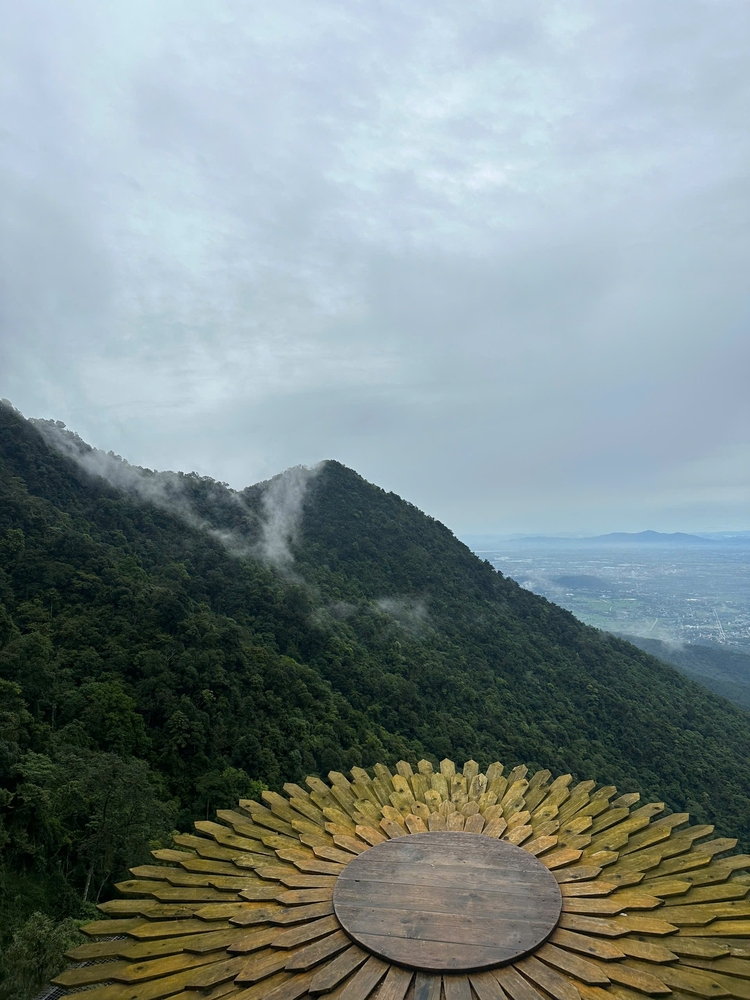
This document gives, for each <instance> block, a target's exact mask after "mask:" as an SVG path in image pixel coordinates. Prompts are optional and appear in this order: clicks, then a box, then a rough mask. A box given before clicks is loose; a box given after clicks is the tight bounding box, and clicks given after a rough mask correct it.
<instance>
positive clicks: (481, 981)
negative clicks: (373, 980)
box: [378, 972, 507, 1000]
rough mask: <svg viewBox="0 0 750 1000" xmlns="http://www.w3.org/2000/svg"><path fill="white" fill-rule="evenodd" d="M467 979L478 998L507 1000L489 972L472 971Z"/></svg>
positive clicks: (503, 991)
mask: <svg viewBox="0 0 750 1000" xmlns="http://www.w3.org/2000/svg"><path fill="white" fill-rule="evenodd" d="M469 981H470V982H471V985H472V986H473V987H474V992H475V993H476V995H477V996H478V997H479V1000H507V997H506V994H505V990H504V989H503V988H502V986H501V985H500V983H499V982H498V981H497V979H496V978H495V977H494V976H493V975H492V973H491V972H474V973H472V974H471V975H470V976H469ZM378 1000H380V997H378Z"/></svg>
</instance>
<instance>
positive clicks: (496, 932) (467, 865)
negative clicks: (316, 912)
mask: <svg viewBox="0 0 750 1000" xmlns="http://www.w3.org/2000/svg"><path fill="white" fill-rule="evenodd" d="M333 907H334V910H335V911H336V916H337V917H338V919H339V921H340V923H341V925H342V927H343V928H344V930H345V931H346V932H347V934H348V935H349V936H350V937H352V938H353V939H354V940H355V941H356V942H358V944H361V945H362V947H363V948H366V949H367V950H368V951H371V952H374V953H375V954H376V955H380V956H381V957H383V958H386V959H389V960H390V961H392V962H398V964H399V965H405V966H408V967H410V968H413V969H424V970H427V971H430V972H454V971H456V970H459V969H463V970H478V969H486V968H488V967H489V966H493V965H500V964H502V963H504V962H510V961H512V960H513V959H515V958H520V957H521V956H522V955H526V954H528V953H529V952H530V951H533V949H534V948H536V947H537V946H538V945H540V944H541V943H542V942H543V941H544V940H545V939H546V938H547V937H548V936H549V934H551V932H552V930H553V929H554V927H555V924H556V923H557V921H558V918H559V916H560V911H561V909H562V896H561V895H560V889H559V888H558V885H557V882H556V881H555V878H554V876H553V875H552V873H551V872H550V871H549V870H548V869H547V868H545V866H544V865H543V864H542V863H541V861H538V860H537V859H536V858H535V857H534V856H533V855H532V854H529V853H528V851H524V850H522V849H521V848H520V847H515V846H514V845H513V844H508V843H506V842H505V841H502V840H494V839H493V838H491V837H482V836H481V835H478V834H475V833H448V832H437V831H435V832H433V833H417V834H412V835H411V836H408V837H398V838H396V839H395V840H389V841H387V843H384V844H378V845H377V846H376V847H373V848H372V849H371V850H369V851H365V853H364V854H360V855H359V856H358V857H357V858H355V859H354V861H351V862H350V863H349V864H348V865H347V866H346V868H345V869H344V871H343V872H342V873H341V874H340V875H339V877H338V879H337V881H336V886H335V888H334V890H333Z"/></svg>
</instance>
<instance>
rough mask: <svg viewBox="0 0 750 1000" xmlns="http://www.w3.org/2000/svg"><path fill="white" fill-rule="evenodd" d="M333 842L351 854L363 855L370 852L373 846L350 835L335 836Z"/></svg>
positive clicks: (338, 834)
mask: <svg viewBox="0 0 750 1000" xmlns="http://www.w3.org/2000/svg"><path fill="white" fill-rule="evenodd" d="M333 842H334V844H336V846H337V847H340V848H341V849H342V850H344V851H349V853H350V854H363V853H364V852H365V851H368V850H369V849H370V846H371V845H370V844H368V843H367V842H366V841H363V840H361V839H360V838H359V837H352V836H350V835H348V834H341V833H336V834H334V835H333Z"/></svg>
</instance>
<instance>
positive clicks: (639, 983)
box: [591, 959, 672, 996]
mask: <svg viewBox="0 0 750 1000" xmlns="http://www.w3.org/2000/svg"><path fill="white" fill-rule="evenodd" d="M591 961H592V962H593V963H594V964H597V961H596V959H592V960H591ZM654 968H658V969H659V973H660V974H661V971H662V966H651V967H646V969H645V970H644V971H641V970H640V969H637V968H633V967H632V966H630V965H627V964H626V963H625V962H624V961H623V962H607V963H606V965H601V971H602V972H603V973H604V975H606V976H608V977H609V979H611V980H612V982H614V983H622V985H623V986H629V987H631V989H634V990H638V991H639V992H640V993H647V994H648V995H649V996H661V995H663V994H667V993H671V992H672V991H671V989H670V988H669V987H668V986H667V985H666V984H665V983H664V982H663V981H662V979H661V978H660V976H659V977H657V976H656V975H654V974H653V972H652V970H653V969H654Z"/></svg>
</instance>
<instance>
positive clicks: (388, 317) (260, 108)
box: [0, 0, 750, 533]
mask: <svg viewBox="0 0 750 1000" xmlns="http://www.w3.org/2000/svg"><path fill="white" fill-rule="evenodd" d="M3 21H4V31H3V33H2V37H1V38H0V64H2V66H3V70H2V76H1V77H0V79H2V83H1V84H0V101H1V104H0V113H1V115H2V121H3V129H2V146H1V147H0V149H1V150H2V151H1V152H0V157H1V158H2V169H1V170H0V204H2V211H1V212H0V282H1V285H0V322H1V323H2V328H1V329H0V337H1V338H2V339H1V341H0V395H2V396H6V397H7V398H9V399H10V400H11V401H12V402H13V403H14V404H15V405H16V406H17V407H19V408H20V409H21V410H22V411H23V412H24V413H26V414H27V415H29V416H39V417H54V418H55V419H59V420H63V421H65V422H66V423H67V424H68V425H69V426H70V427H72V428H73V429H75V430H76V431H77V432H79V433H80V434H81V435H82V436H83V437H84V438H85V439H87V440H88V441H90V442H91V443H92V444H94V445H96V446H98V447H100V448H103V449H104V450H110V449H112V450H114V451H115V452H118V453H120V454H123V455H125V456H126V457H127V458H128V459H129V460H130V461H132V462H136V463H138V464H141V465H146V466H149V467H153V468H159V469H165V468H180V469H184V470H189V469H195V470H197V471H198V472H201V473H204V474H208V475H211V476H213V477H215V478H217V479H220V480H226V481H228V482H230V483H231V484H232V485H233V486H238V487H239V486H244V485H246V484H247V483H250V482H253V481H256V480H258V479H263V478H267V477H268V476H269V475H272V474H274V473H276V472H278V471H280V470H281V469H283V468H285V467H287V466H290V465H295V464H298V463H304V464H308V465H310V464H312V463H315V462H317V461H319V460H321V459H324V458H336V459H338V460H340V461H342V462H344V463H346V464H347V465H350V466H353V467H354V468H356V469H357V470H358V471H359V472H361V473H362V474H363V475H365V476H366V477H367V478H368V479H371V480H374V481H376V482H378V483H379V484H381V485H383V486H384V487H386V488H387V489H393V490H395V491H396V492H398V493H400V494H401V495H403V496H405V497H407V498H408V499H410V500H412V501H413V502H414V503H416V504H418V505H419V506H420V507H422V508H423V509H425V510H426V511H428V512H429V513H431V514H433V515H435V516H437V517H439V518H440V519H441V520H443V521H445V522H446V523H448V524H449V525H450V526H451V527H453V528H454V529H455V530H457V531H462V532H470V531H507V532H511V531H531V532H536V531H545V532H554V531H586V532H591V533H595V532H598V531H609V530H612V529H615V528H616V529H620V530H641V529H643V528H657V529H660V530H666V531H674V530H688V531H690V530H721V529H732V528H747V527H750V392H748V380H749V379H748V373H750V303H749V299H750V296H749V295H748V287H749V286H748V280H747V276H748V273H750V211H749V209H748V206H749V203H750V199H749V195H750V181H749V180H748V178H750V169H749V168H750V130H748V128H747V122H748V121H750V5H748V3H747V0H681V2H680V3H679V4H668V3H659V4H655V3H653V0H612V2H607V3H604V4H603V3H601V2H597V0H567V2H564V3H562V2H561V3H556V2H548V0H544V2H541V0H524V2H523V3H521V2H520V0H495V2H494V3H489V2H483V0H461V2H457V0H454V2H448V0H431V2H430V3H427V2H426V0H398V2H395V0H393V2H392V0H382V2H378V0H375V2H368V3H363V2H357V0H347V2H344V0H316V2H315V3H310V2H309V0H305V2H302V0H276V2H275V3H273V4H269V3H263V4H261V3H257V2H250V3H247V2H242V3H240V2H238V0H237V2H234V0H231V2H228V0H179V2H178V0H129V2H128V3H126V4H123V3H120V2H117V3H116V2H113V0H70V2H68V3H65V4H60V3H56V2H53V0H27V2H25V3H23V4H12V3H8V4H6V5H5V9H4V12H3Z"/></svg>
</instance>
